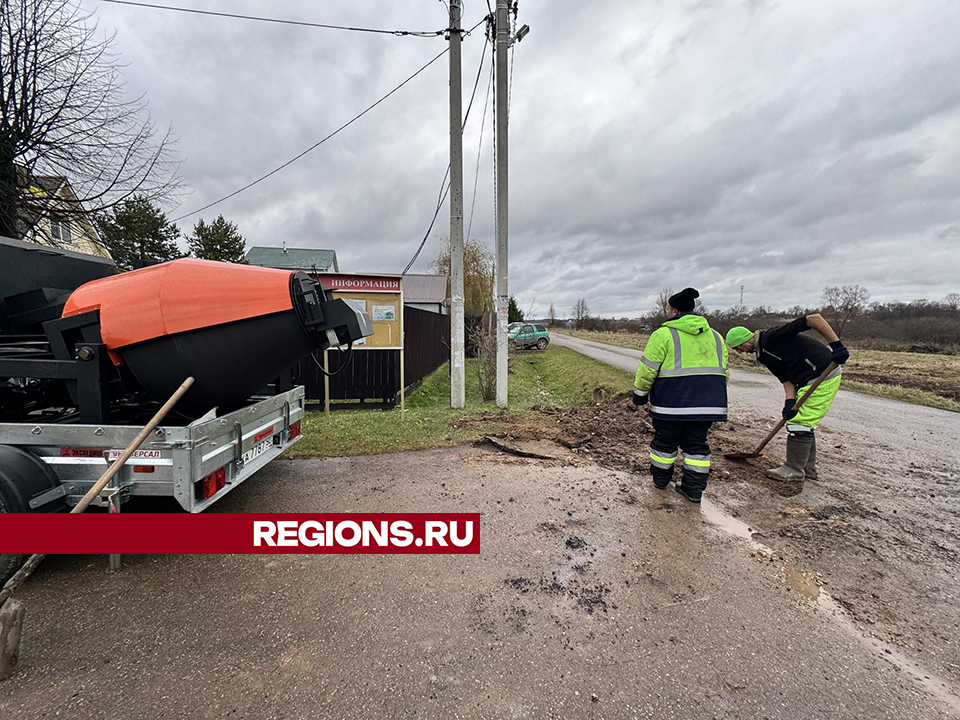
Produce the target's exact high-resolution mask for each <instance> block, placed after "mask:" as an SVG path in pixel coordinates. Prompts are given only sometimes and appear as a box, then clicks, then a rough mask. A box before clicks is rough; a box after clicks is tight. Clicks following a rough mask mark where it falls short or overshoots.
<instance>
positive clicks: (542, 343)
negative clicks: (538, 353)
mask: <svg viewBox="0 0 960 720" xmlns="http://www.w3.org/2000/svg"><path fill="white" fill-rule="evenodd" d="M546 349H547V339H546V338H540V339H539V340H537V350H546Z"/></svg>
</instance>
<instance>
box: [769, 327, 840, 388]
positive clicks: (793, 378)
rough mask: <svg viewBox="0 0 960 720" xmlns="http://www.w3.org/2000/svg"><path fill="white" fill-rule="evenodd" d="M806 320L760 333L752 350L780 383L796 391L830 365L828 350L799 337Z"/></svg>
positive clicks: (804, 337) (811, 340)
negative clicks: (790, 384)
mask: <svg viewBox="0 0 960 720" xmlns="http://www.w3.org/2000/svg"><path fill="white" fill-rule="evenodd" d="M809 329H810V328H809V326H808V325H807V318H806V317H799V318H797V319H796V320H793V321H792V322H788V323H787V324H786V325H781V326H780V327H775V328H770V329H769V330H761V331H760V332H759V334H758V335H757V344H756V347H755V348H754V349H755V351H756V353H757V360H758V361H759V362H760V363H761V364H763V365H765V366H766V367H767V368H768V369H769V370H770V372H772V373H773V374H774V375H776V376H777V379H778V380H779V381H780V382H788V381H789V382H792V383H793V384H794V385H796V386H797V388H802V387H803V386H804V385H809V384H810V383H811V382H812V381H813V380H814V379H816V378H817V377H818V376H819V375H820V374H821V373H822V372H823V371H824V370H826V369H827V365H829V364H830V355H831V352H830V348H829V347H828V346H827V345H824V344H823V343H822V342H820V341H819V340H815V339H814V338H812V337H808V336H806V335H803V334H802V333H803V332H804V331H805V330H809Z"/></svg>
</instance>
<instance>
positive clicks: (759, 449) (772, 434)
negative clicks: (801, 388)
mask: <svg viewBox="0 0 960 720" xmlns="http://www.w3.org/2000/svg"><path fill="white" fill-rule="evenodd" d="M838 367H840V366H839V365H837V363H835V362H832V363H830V364H829V365H827V367H826V369H825V370H824V371H823V372H822V373H820V377H818V378H817V379H816V380H814V381H813V384H811V385H810V389H809V390H807V392H805V393H804V394H803V397H802V398H800V399H799V400H797V404H796V405H794V406H793V407H794V409H796V410H799V409H800V408H801V407H803V404H804V403H805V402H806V401H807V398H808V397H810V396H811V395H813V391H814V390H816V389H817V388H818V387H820V383H822V382H823V381H824V380H826V379H827V377H828V376H829V375H830V373H832V372H833V371H834V370H836V369H837V368H838ZM786 424H787V421H786V420H784V419H783V418H781V419H780V422H778V423H777V424H776V425H775V426H774V427H773V430H771V431H770V432H769V433H768V434H767V436H766V437H765V438H764V439H763V440H762V441H761V442H760V444H759V445H757V449H756V450H754V451H753V453H752V454H753V455H759V454H760V453H761V452H763V449H764V448H765V447H766V446H767V444H768V443H769V442H770V441H771V440H773V438H774V437H776V435H777V433H778V432H780V428H782V427H783V426H784V425H786Z"/></svg>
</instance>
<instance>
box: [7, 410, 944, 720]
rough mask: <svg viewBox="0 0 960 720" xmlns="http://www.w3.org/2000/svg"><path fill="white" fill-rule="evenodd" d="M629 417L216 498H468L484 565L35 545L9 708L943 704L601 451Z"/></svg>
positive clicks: (51, 711) (353, 502)
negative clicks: (561, 435) (42, 558)
mask: <svg viewBox="0 0 960 720" xmlns="http://www.w3.org/2000/svg"><path fill="white" fill-rule="evenodd" d="M626 412H627V411H626V410H624V409H623V408H621V407H619V406H617V405H604V406H601V407H598V408H592V409H590V408H582V409H579V410H577V411H575V412H574V413H572V415H573V417H568V418H564V416H563V414H562V413H558V412H555V411H550V410H547V409H544V410H542V411H541V412H539V413H535V414H532V415H531V416H530V417H528V418H526V419H524V420H523V422H522V423H521V424H520V425H518V427H517V437H515V438H503V439H502V440H501V442H502V443H513V444H517V445H520V446H522V448H523V449H524V451H526V452H530V453H531V454H535V455H539V456H542V457H546V458H549V459H533V458H525V457H516V456H514V455H512V454H508V453H506V452H503V451H500V450H492V449H487V448H471V447H461V448H454V449H450V450H434V451H425V452H410V453H399V454H393V455H379V456H366V457H354V458H332V459H326V460H291V461H286V462H277V463H272V464H271V465H270V466H268V467H267V468H265V469H264V470H262V471H261V472H260V473H258V474H257V475H256V476H254V477H253V478H251V479H250V480H248V481H247V483H246V484H245V485H244V486H243V487H242V488H239V489H238V490H237V491H236V492H234V493H231V494H230V495H229V496H228V497H227V498H225V499H224V500H223V502H222V503H221V504H218V505H217V506H216V510H218V511H221V512H252V511H257V512H296V511H301V512H302V511H304V510H319V509H323V510H326V511H343V512H416V511H423V510H431V511H436V512H479V513H480V514H481V553H480V554H479V555H467V556H444V555H423V556H406V555H384V556H377V555H369V556H361V555H340V556H310V555H279V556H253V555H249V556H243V555H240V556H131V557H128V558H125V569H124V571H123V572H121V573H119V574H115V575H109V574H107V573H106V572H105V571H104V569H105V561H104V559H103V558H92V557H83V556H60V557H51V558H49V559H48V560H47V562H46V563H45V564H44V565H43V566H41V568H40V569H39V570H38V574H37V575H36V576H34V577H33V578H32V579H31V582H30V583H29V584H28V585H27V586H26V588H25V589H24V592H23V595H22V599H23V600H24V601H25V603H26V604H27V607H28V618H27V624H26V629H25V635H24V639H23V647H22V650H23V652H22V655H21V661H20V662H21V665H20V672H19V673H18V674H17V675H16V676H15V677H14V678H12V679H10V680H8V681H5V682H3V683H0V717H3V718H7V717H10V718H17V720H33V719H34V718H36V719H39V718H48V717H55V716H60V717H68V718H71V719H76V720H85V719H87V718H97V719H100V718H103V719H104V720H107V719H108V718H110V719H112V718H118V717H122V718H131V719H139V718H151V719H152V718H161V717H191V718H211V719H213V718H218V719H219V718H223V717H235V718H250V719H251V720H253V719H256V720H265V719H269V718H284V719H287V718H306V717H316V718H364V719H366V718H371V717H421V718H438V719H439V718H444V719H446V718H451V717H460V718H491V719H494V718H495V719H498V720H499V718H598V719H599V718H658V719H659V718H674V719H677V720H680V719H682V720H689V719H690V718H701V717H706V718H724V719H729V720H733V719H734V718H740V719H742V718H770V719H771V720H772V719H774V718H778V719H783V720H798V719H801V720H802V719H806V718H831V720H836V719H840V720H844V719H850V720H853V719H854V718H856V719H859V718H863V717H869V718H871V719H872V720H880V719H889V720H895V719H896V720H906V719H909V720H940V719H942V718H949V717H951V715H950V712H951V705H950V700H951V699H950V698H942V697H940V698H938V697H936V696H935V695H933V694H931V693H929V692H928V691H927V688H926V686H925V685H924V684H923V683H920V682H917V681H916V680H915V679H914V677H912V676H911V674H908V673H905V672H903V671H902V670H901V669H899V667H898V666H897V665H896V664H895V663H893V662H892V661H891V658H890V656H888V655H886V654H885V653H884V651H883V649H882V648H876V647H866V646H864V645H863V643H862V642H861V637H860V635H859V633H858V631H856V629H855V628H853V629H851V628H850V626H849V623H846V624H845V623H844V622H841V621H840V620H838V618H837V616H835V615H833V614H830V613H827V612H824V611H823V610H822V609H821V608H820V607H819V606H818V605H817V604H816V603H815V602H813V601H812V600H811V594H812V593H811V591H816V590H817V588H816V584H815V582H814V578H815V576H811V575H810V574H809V573H808V572H806V571H804V570H802V569H800V568H798V569H797V570H796V573H797V574H795V575H790V576H787V575H785V573H784V572H783V567H784V566H785V564H786V561H785V560H784V559H782V558H781V556H780V555H779V554H778V553H776V552H774V553H765V552H764V553H761V552H756V551H754V550H753V549H752V548H751V546H750V545H749V544H747V543H745V542H744V541H743V540H742V539H740V538H739V537H734V536H731V535H730V534H729V533H727V532H726V531H723V530H721V529H719V527H718V526H716V525H714V524H712V523H711V522H706V521H705V520H704V515H702V514H701V513H702V512H703V513H705V514H708V513H711V512H712V511H711V506H710V505H707V506H705V507H704V508H698V507H696V506H693V505H691V504H689V503H687V502H686V501H685V500H683V499H682V498H680V497H679V496H678V495H677V494H676V493H673V492H669V491H656V490H654V489H653V488H652V487H651V485H650V483H649V482H648V480H647V477H646V475H645V473H643V474H632V473H629V472H626V471H623V470H618V469H613V468H609V467H603V466H601V465H597V464H596V463H595V462H594V459H595V458H596V459H599V460H601V461H602V462H613V463H623V462H632V461H633V460H634V457H635V456H636V455H638V454H639V455H640V456H641V457H642V455H643V453H642V452H640V453H638V452H637V449H636V443H642V444H643V445H644V446H645V441H646V439H647V436H646V432H647V431H646V429H645V425H644V423H643V421H642V420H641V419H640V418H639V417H637V416H635V415H633V414H631V415H629V416H627V415H626V414H625V413H626ZM621 413H624V415H623V417H621V416H620V414H621ZM598 421H600V422H599V424H598ZM614 421H617V422H616V423H614ZM558 424H560V425H562V426H563V428H564V429H565V430H567V431H571V435H570V436H569V437H570V438H573V439H572V440H570V441H569V444H571V445H578V447H577V448H575V451H574V450H572V449H570V448H567V447H565V446H563V445H560V444H558V443H557V442H554V440H553V435H554V434H553V433H552V432H551V429H552V428H555V427H557V426H558ZM604 430H612V432H603V431H604ZM581 431H582V432H583V434H579V433H580V432H581ZM617 431H619V433H620V434H622V438H623V439H622V440H620V441H616V439H615V438H616V436H617ZM590 432H593V433H594V434H593V436H592V437H587V435H588V434H589V433H590ZM521 436H522V437H523V438H525V439H521ZM565 439H566V437H565ZM617 442H619V443H620V444H617ZM641 464H642V463H641ZM726 482H732V481H724V482H718V483H717V486H718V487H717V491H718V492H717V495H720V491H721V490H723V491H724V492H725V491H726V489H727V487H726V484H725V483H726ZM793 500H795V499H793ZM734 529H735V528H734ZM841 619H842V618H841ZM957 707H960V705H957Z"/></svg>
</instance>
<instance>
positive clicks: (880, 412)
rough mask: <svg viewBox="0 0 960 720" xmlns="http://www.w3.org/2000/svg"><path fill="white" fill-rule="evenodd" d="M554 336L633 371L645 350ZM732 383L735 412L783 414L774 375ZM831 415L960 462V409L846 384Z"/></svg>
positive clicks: (747, 375)
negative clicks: (868, 391)
mask: <svg viewBox="0 0 960 720" xmlns="http://www.w3.org/2000/svg"><path fill="white" fill-rule="evenodd" d="M550 340H551V342H552V343H553V344H554V345H558V346H560V347H567V348H571V349H573V350H576V351H577V352H580V353H583V354H584V355H587V356H588V357H592V358H594V359H596V360H599V361H601V362H604V363H607V364H608V365H613V366H614V367H618V368H620V369H621V370H626V371H627V372H630V373H635V372H636V371H637V363H638V362H639V361H640V355H641V354H642V353H641V352H640V351H639V350H631V349H629V348H620V347H615V346H613V345H606V344H603V343H597V342H592V341H590V340H582V339H580V338H575V337H572V336H569V335H561V334H559V333H553V334H551V336H550ZM729 387H730V391H729V393H730V407H731V408H732V410H733V411H734V413H736V412H737V411H738V410H741V409H747V408H749V409H753V410H759V411H761V412H766V413H767V414H769V415H770V416H771V417H772V418H774V419H779V409H780V407H782V405H783V387H782V386H781V384H780V383H779V382H778V381H777V379H776V378H775V377H773V375H771V374H769V373H763V374H760V373H752V372H744V371H741V370H732V371H731V373H730V386H729ZM828 418H829V420H828V421H826V423H827V425H828V426H829V427H830V428H831V430H833V431H836V432H841V433H844V434H845V435H847V436H851V437H855V438H858V439H862V440H863V441H865V442H867V443H870V444H871V445H874V446H876V448H877V449H878V450H880V451H881V452H882V451H884V450H887V449H891V450H894V451H895V455H896V456H898V457H895V458H893V459H894V460H895V461H899V462H902V459H903V458H904V457H907V456H909V457H910V458H911V459H912V460H921V461H925V460H927V459H931V458H930V456H931V455H935V458H933V459H935V460H936V461H937V462H936V465H937V466H938V467H944V468H949V469H952V470H953V471H956V470H957V469H958V468H960V440H958V438H960V413H954V412H948V411H946V410H937V409H936V408H928V407H923V406H921V405H910V404H908V403H902V402H898V401H896V400H888V399H886V398H879V397H874V396H872V395H863V394H860V393H855V392H849V391H846V390H841V391H840V393H839V395H838V397H837V400H836V401H835V403H834V406H833V407H832V408H831V409H830V414H829V416H828ZM760 437H762V435H761V436H760ZM899 462H898V463H897V464H899Z"/></svg>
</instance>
